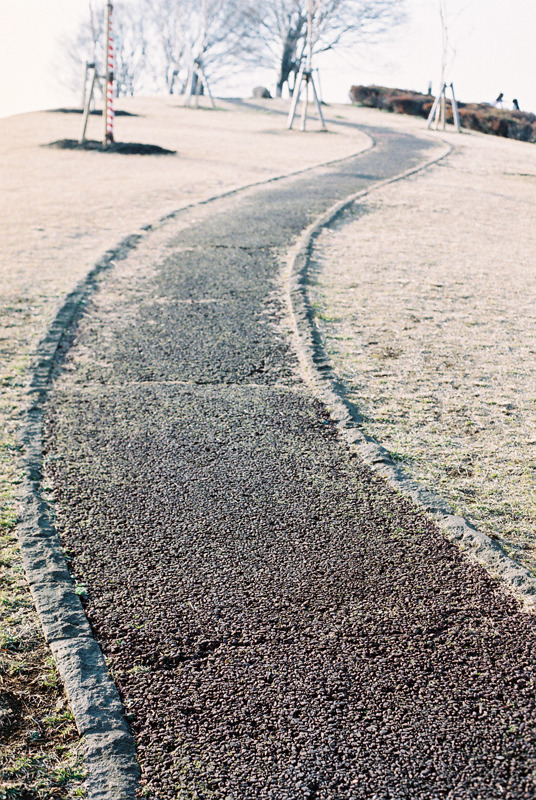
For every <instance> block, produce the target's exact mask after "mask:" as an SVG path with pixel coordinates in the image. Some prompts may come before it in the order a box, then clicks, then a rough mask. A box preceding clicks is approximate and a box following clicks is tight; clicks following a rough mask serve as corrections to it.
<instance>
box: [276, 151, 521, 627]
mask: <svg viewBox="0 0 536 800" xmlns="http://www.w3.org/2000/svg"><path fill="white" fill-rule="evenodd" d="M445 144H446V150H445V151H444V152H443V153H442V154H441V155H440V156H437V157H435V158H433V159H431V160H429V161H426V162H425V163H424V164H421V165H420V166H418V167H415V168H413V169H410V170H407V171H406V172H403V173H401V174H400V175H397V176H395V177H394V178H388V179H387V180H384V181H380V182H379V183H377V184H375V185H374V186H373V187H371V188H370V189H365V190H363V191H361V192H358V193H356V194H353V195H350V196H349V197H347V198H346V199H345V200H343V201H340V202H338V203H336V204H334V205H333V206H332V207H331V208H330V209H328V211H327V212H325V213H324V214H323V215H322V216H321V217H320V218H319V219H318V220H316V222H314V223H312V224H311V225H310V226H309V227H308V228H307V229H306V230H305V231H304V232H303V234H302V235H301V237H300V238H299V240H298V242H297V243H296V244H295V246H294V247H293V248H292V249H291V250H290V251H289V252H288V254H287V259H286V263H285V264H284V265H283V270H282V278H283V285H284V292H285V299H286V304H287V309H288V312H289V316H290V319H291V328H292V338H293V339H294V344H295V349H296V352H297V355H298V359H299V362H300V368H301V372H302V376H303V377H304V379H305V381H306V382H307V384H308V385H309V387H310V388H311V389H312V391H313V392H314V394H315V395H316V396H317V397H318V399H320V400H321V402H322V403H323V404H324V405H325V406H326V407H327V409H328V411H329V412H330V415H331V417H332V419H333V420H334V422H335V423H336V425H337V427H338V429H339V432H340V434H341V435H342V437H343V439H345V440H346V442H347V443H348V444H349V445H350V446H351V447H352V448H353V449H354V450H355V451H357V453H358V454H359V456H360V457H361V459H362V460H363V461H364V462H365V463H366V464H367V465H368V466H369V467H370V468H371V469H372V470H373V471H374V472H376V473H377V474H378V475H380V476H381V477H383V478H384V479H385V480H386V481H387V482H388V483H389V484H390V486H392V487H393V488H394V489H395V490H396V491H397V492H399V493H400V494H402V495H404V496H406V497H408V498H410V499H411V500H412V501H413V502H414V503H416V504H417V505H418V506H420V507H421V508H423V509H424V511H426V512H427V513H428V514H429V515H430V516H431V517H432V518H433V519H434V521H435V522H436V523H437V524H438V525H439V527H440V528H441V530H442V531H443V534H444V536H445V538H446V539H448V540H449V541H452V542H454V543H455V544H456V545H457V546H458V548H459V549H460V550H461V551H462V552H463V553H464V555H465V556H466V557H468V558H469V559H470V560H472V561H474V562H477V563H478V564H480V565H481V566H483V567H484V568H485V569H486V570H487V571H488V573H489V574H490V575H491V576H492V577H493V578H496V579H498V580H499V581H500V582H501V583H502V585H503V587H504V588H505V589H507V590H508V591H509V592H511V593H512V594H513V595H514V597H516V599H517V600H518V601H519V602H520V603H521V605H522V608H523V609H524V610H525V611H527V612H530V613H535V612H536V577H535V576H534V575H532V573H531V572H530V571H529V570H528V569H527V568H526V567H524V566H522V565H521V564H519V563H518V562H516V561H514V560H513V559H512V558H511V557H510V556H509V555H508V554H507V553H506V552H505V551H504V549H503V548H502V547H501V545H500V544H499V543H498V542H496V541H494V540H493V539H491V538H490V537H489V536H487V535H486V534H485V533H483V532H482V531H479V530H477V529H476V528H474V527H473V526H472V525H471V524H470V523H469V522H468V521H467V520H466V519H465V518H464V517H461V516H458V515H456V514H454V512H453V510H452V508H451V507H450V506H449V505H448V503H447V502H446V501H445V500H444V499H442V498H441V497H439V496H438V495H436V494H435V493H434V492H431V491H429V490H428V489H425V488H424V487H422V486H421V485H419V484H418V483H417V482H416V481H414V480H413V479H412V478H410V477H409V476H408V475H407V474H406V473H405V471H404V470H403V469H402V468H401V467H400V466H399V465H398V464H396V463H395V462H394V461H393V459H392V457H391V455H390V453H389V452H388V451H387V450H386V449H385V448H384V447H382V446H381V445H380V444H379V443H377V442H375V441H374V440H373V439H372V438H370V437H368V436H366V435H365V434H364V433H363V432H362V431H361V430H360V428H359V412H358V410H357V409H356V407H355V406H354V405H353V403H351V401H350V400H348V398H347V396H346V392H345V388H344V386H343V384H342V382H341V381H340V379H339V377H338V376H337V374H336V372H335V370H334V368H333V366H332V364H331V362H330V360H329V358H328V356H327V354H326V352H325V349H324V346H323V343H322V337H321V334H320V332H319V330H318V328H317V327H316V324H315V322H314V316H313V314H312V310H311V304H310V302H309V296H308V291H307V278H308V273H309V270H310V256H311V251H312V246H313V242H314V239H315V238H316V237H317V236H318V234H319V233H320V232H321V230H322V229H323V228H325V227H327V226H329V225H330V224H332V223H333V222H334V221H335V220H336V219H337V217H339V216H340V215H341V214H342V213H343V212H344V211H345V210H347V209H349V208H350V207H351V206H353V205H354V204H355V203H357V202H358V201H359V200H361V199H363V198H365V197H367V196H368V195H370V194H371V193H373V192H375V191H376V190H378V189H380V188H382V187H383V186H387V185H389V184H391V183H396V182H398V181H401V180H405V179H406V178H408V177H410V176H411V175H415V174H417V173H419V172H422V171H424V170H426V169H428V168H429V167H432V166H434V165H435V164H437V163H438V162H439V161H441V160H443V159H444V158H446V157H447V156H448V155H450V154H451V153H452V151H453V147H452V146H451V145H449V144H448V143H446V142H445Z"/></svg>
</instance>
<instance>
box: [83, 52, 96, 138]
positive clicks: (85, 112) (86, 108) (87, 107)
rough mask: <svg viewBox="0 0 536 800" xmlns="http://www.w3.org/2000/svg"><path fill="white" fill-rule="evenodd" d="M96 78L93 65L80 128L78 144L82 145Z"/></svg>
mask: <svg viewBox="0 0 536 800" xmlns="http://www.w3.org/2000/svg"><path fill="white" fill-rule="evenodd" d="M96 78H97V69H96V67H95V64H93V66H92V67H91V81H90V84H89V94H88V95H87V97H86V103H85V106H84V123H83V128H82V136H81V137H80V144H84V142H85V141H86V130H87V121H88V119H89V111H90V108H91V101H92V100H93V92H94V91H95V82H96Z"/></svg>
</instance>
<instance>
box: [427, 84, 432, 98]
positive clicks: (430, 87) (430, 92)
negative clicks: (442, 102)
mask: <svg viewBox="0 0 536 800" xmlns="http://www.w3.org/2000/svg"><path fill="white" fill-rule="evenodd" d="M431 96H432V81H430V83H429V84H428V97H431Z"/></svg>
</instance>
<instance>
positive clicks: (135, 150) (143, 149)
mask: <svg viewBox="0 0 536 800" xmlns="http://www.w3.org/2000/svg"><path fill="white" fill-rule="evenodd" d="M45 147H52V148H54V149H55V150H95V151H97V152H98V153H121V154H122V155H130V156H174V155H176V154H177V151H176V150H167V149H166V148H165V147H159V146H158V145H157V144H141V143H140V142H110V143H109V144H107V145H106V146H105V145H104V144H103V143H102V142H98V141H96V140H95V139H85V140H84V141H83V142H81V141H80V140H79V139H58V141H56V142H50V144H48V145H45Z"/></svg>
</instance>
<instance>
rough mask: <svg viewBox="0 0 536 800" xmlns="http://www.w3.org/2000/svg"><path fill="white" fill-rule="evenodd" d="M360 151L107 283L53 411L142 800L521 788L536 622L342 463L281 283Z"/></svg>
mask: <svg viewBox="0 0 536 800" xmlns="http://www.w3.org/2000/svg"><path fill="white" fill-rule="evenodd" d="M378 137H379V138H378V141H379V144H378V146H377V147H376V148H375V149H374V150H372V151H370V152H368V153H366V154H363V155H362V156H361V157H358V158H356V159H353V160H352V161H350V162H347V163H346V164H345V165H338V166H336V167H332V168H326V169H323V170H318V171H317V172H316V173H315V175H314V176H312V177H311V176H308V177H302V178H295V179H287V180H285V181H282V182H280V183H278V184H274V185H273V186H271V187H268V188H266V189H263V190H257V191H256V192H250V193H249V194H246V195H244V196H242V198H240V199H234V200H226V201H221V202H220V203H219V204H218V205H217V206H214V208H213V209H211V210H207V209H205V210H204V211H198V212H192V213H191V214H190V215H189V216H188V215H185V216H184V218H181V219H180V220H178V221H177V223H176V225H175V224H174V225H175V227H173V226H170V228H168V229H167V231H166V232H165V233H162V232H161V233H160V234H158V236H156V237H154V238H151V239H149V240H148V242H147V244H145V245H143V246H141V247H140V248H139V250H138V251H136V252H135V253H133V254H132V255H131V256H130V257H129V258H127V259H126V260H125V261H123V262H121V263H120V264H118V265H117V269H116V270H115V271H114V273H113V274H112V275H111V276H110V277H109V279H108V281H107V282H106V284H105V285H103V287H102V289H101V291H100V292H99V293H98V294H97V295H96V296H95V298H94V301H93V303H92V305H91V308H90V309H89V310H88V313H87V314H86V316H85V317H84V318H83V319H82V321H81V323H80V326H79V329H78V331H77V332H76V335H75V337H74V341H73V344H72V346H71V348H70V350H69V351H68V352H67V354H66V356H65V360H64V363H63V364H62V367H61V369H60V370H58V375H57V382H56V387H55V391H54V393H53V395H52V398H51V402H50V405H49V409H48V417H47V446H46V450H47V472H48V477H49V480H50V482H51V485H52V487H53V491H54V500H55V507H56V512H57V525H58V527H59V529H60V531H61V533H62V537H63V541H64V545H65V548H66V550H67V552H68V554H69V556H70V558H71V559H72V568H73V571H74V573H75V575H76V578H77V580H78V581H79V582H80V584H82V585H83V586H84V587H85V588H86V589H87V596H86V598H85V605H86V610H87V613H88V616H89V619H90V621H91V624H92V626H93V629H94V631H95V634H96V636H97V638H98V640H99V641H100V643H101V646H102V648H103V651H104V653H105V655H106V657H107V659H108V662H109V665H110V669H111V671H112V674H113V675H114V677H115V679H116V682H117V684H118V686H119V688H120V690H121V692H122V695H123V698H124V703H125V706H126V708H127V710H128V714H129V719H130V721H131V724H132V728H133V732H134V736H135V738H136V741H137V745H138V754H139V759H140V765H141V768H142V775H143V778H142V782H143V787H144V793H145V795H146V796H149V797H154V798H162V800H163V799H164V798H166V799H167V798H170V799H171V798H177V797H179V798H202V799H203V800H205V798H221V799H222V800H223V798H226V800H227V799H228V800H231V798H232V800H235V799H236V800H239V798H240V800H249V798H251V799H253V798H274V800H284V799H285V798H289V800H290V799H292V800H294V799H295V798H310V799H311V798H317V799H318V800H328V798H329V799H330V800H335V798H355V799H356V800H357V798H363V800H364V799H365V798H367V800H371V799H372V798H378V799H379V798H382V800H383V799H384V798H385V800H387V798H393V800H394V799H395V798H396V799H397V800H398V798H408V799H409V798H412V800H413V799H414V798H422V799H423V800H424V798H429V799H430V800H432V798H449V799H454V798H460V800H461V798H464V799H465V798H475V799H476V798H486V800H487V799H488V798H489V800H491V798H497V797H505V798H527V797H531V796H533V795H534V793H535V791H536V785H535V777H534V776H535V772H534V770H535V768H536V759H535V758H534V755H533V754H534V751H535V744H536V741H535V740H536V734H535V730H536V728H535V724H534V723H535V721H536V720H535V716H536V708H535V702H534V658H535V655H536V653H535V649H536V648H535V645H536V637H535V632H534V621H533V619H532V618H531V617H529V616H527V615H524V614H522V613H520V612H519V610H518V608H517V606H516V604H515V602H514V601H513V600H512V599H509V598H505V597H504V596H503V595H502V594H501V593H500V591H499V590H498V588H497V586H496V585H495V584H494V583H493V582H492V580H491V579H490V578H489V577H488V576H487V574H486V573H485V572H484V571H483V570H481V569H479V568H477V567H473V566H471V565H469V564H467V563H466V562H465V561H464V560H463V559H462V557H461V556H460V554H459V553H458V551H457V550H456V548H454V547H453V546H452V545H450V544H448V543H446V542H445V541H444V539H443V537H442V536H441V534H440V533H439V532H438V531H437V530H436V529H435V528H434V526H433V525H432V524H431V523H430V521H429V520H427V519H426V518H424V517H423V516H422V515H420V514H419V513H418V512H417V511H416V510H415V509H413V508H412V507H410V505H409V504H408V503H407V502H405V501H403V500H401V499H400V498H399V497H398V496H396V495H395V494H394V493H393V492H392V491H391V490H390V489H388V488H387V487H386V486H385V484H383V483H382V482H381V481H380V480H379V479H378V478H376V477H374V476H373V475H372V474H371V473H370V472H369V471H368V470H367V469H366V468H364V467H363V466H362V465H361V464H359V463H358V461H357V459H356V458H355V457H353V454H352V452H351V451H350V450H349V449H348V448H347V447H346V446H345V445H344V444H343V443H342V442H341V441H340V439H339V438H338V436H337V434H336V430H335V427H334V425H333V424H332V422H331V421H330V419H329V417H328V416H327V414H326V412H325V410H324V409H323V407H322V406H320V404H318V403H317V402H315V401H314V400H312V399H311V397H310V395H309V392H308V390H307V389H306V387H305V386H304V384H303V383H302V382H301V380H300V378H299V374H298V369H297V362H296V358H295V356H294V354H293V352H292V351H291V349H290V347H289V344H288V336H287V332H286V329H285V324H286V323H285V318H284V308H283V303H282V301H281V299H280V294H281V293H280V289H279V286H278V274H279V268H280V261H281V258H282V256H283V254H284V253H285V252H286V251H287V250H288V248H289V246H290V245H291V244H292V242H293V241H294V240H295V238H296V237H297V235H298V234H299V233H300V232H301V231H302V230H303V229H304V228H305V227H306V226H307V224H308V223H309V222H310V221H311V220H312V219H313V218H314V217H315V216H317V215H318V214H320V213H322V211H323V210H325V209H326V208H327V207H328V206H329V205H331V204H332V203H333V202H335V201H336V200H338V199H340V198H342V197H345V196H346V195H348V194H350V193H351V192H355V191H357V190H359V189H360V188H366V187H367V186H370V185H371V184H373V183H374V182H375V181H377V180H380V179H382V178H384V177H387V176H389V175H392V174H396V173H398V172H400V171H402V170H403V169H406V168H408V167H410V166H411V165H412V164H416V163H418V162H419V160H421V159H422V158H423V157H425V156H430V155H431V152H430V150H431V145H430V143H429V142H425V141H423V140H418V139H416V138H414V137H411V136H407V135H403V134H400V133H394V132H393V133H389V134H387V135H385V136H382V134H381V133H380V132H379V133H378Z"/></svg>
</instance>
